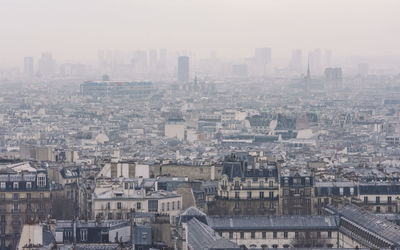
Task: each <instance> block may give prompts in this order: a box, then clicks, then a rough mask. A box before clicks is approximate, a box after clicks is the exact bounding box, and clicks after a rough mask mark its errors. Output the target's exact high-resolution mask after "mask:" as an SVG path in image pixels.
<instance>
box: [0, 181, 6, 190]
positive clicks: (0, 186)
mask: <svg viewBox="0 0 400 250" xmlns="http://www.w3.org/2000/svg"><path fill="white" fill-rule="evenodd" d="M0 189H2V190H4V189H6V183H5V182H1V183H0Z"/></svg>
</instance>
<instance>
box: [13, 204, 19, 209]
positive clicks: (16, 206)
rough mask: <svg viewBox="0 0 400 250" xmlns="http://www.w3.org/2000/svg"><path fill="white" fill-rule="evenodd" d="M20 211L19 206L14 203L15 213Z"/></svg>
mask: <svg viewBox="0 0 400 250" xmlns="http://www.w3.org/2000/svg"><path fill="white" fill-rule="evenodd" d="M18 210H19V205H18V203H14V211H18Z"/></svg>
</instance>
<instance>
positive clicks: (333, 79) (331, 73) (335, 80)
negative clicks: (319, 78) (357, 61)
mask: <svg viewBox="0 0 400 250" xmlns="http://www.w3.org/2000/svg"><path fill="white" fill-rule="evenodd" d="M342 81H343V78H342V68H326V69H325V89H327V90H337V89H340V88H341V87H342Z"/></svg>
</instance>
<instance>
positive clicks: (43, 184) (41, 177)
mask: <svg viewBox="0 0 400 250" xmlns="http://www.w3.org/2000/svg"><path fill="white" fill-rule="evenodd" d="M37 185H38V187H46V176H45V175H38V179H37Z"/></svg>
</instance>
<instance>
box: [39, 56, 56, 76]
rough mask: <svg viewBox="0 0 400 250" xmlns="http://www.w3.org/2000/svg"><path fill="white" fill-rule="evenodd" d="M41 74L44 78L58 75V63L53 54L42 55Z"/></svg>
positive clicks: (40, 61) (40, 60)
mask: <svg viewBox="0 0 400 250" xmlns="http://www.w3.org/2000/svg"><path fill="white" fill-rule="evenodd" d="M39 72H40V74H41V75H42V76H53V75H55V73H56V61H55V60H54V59H53V56H52V54H51V53H42V56H41V57H40V59H39Z"/></svg>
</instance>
